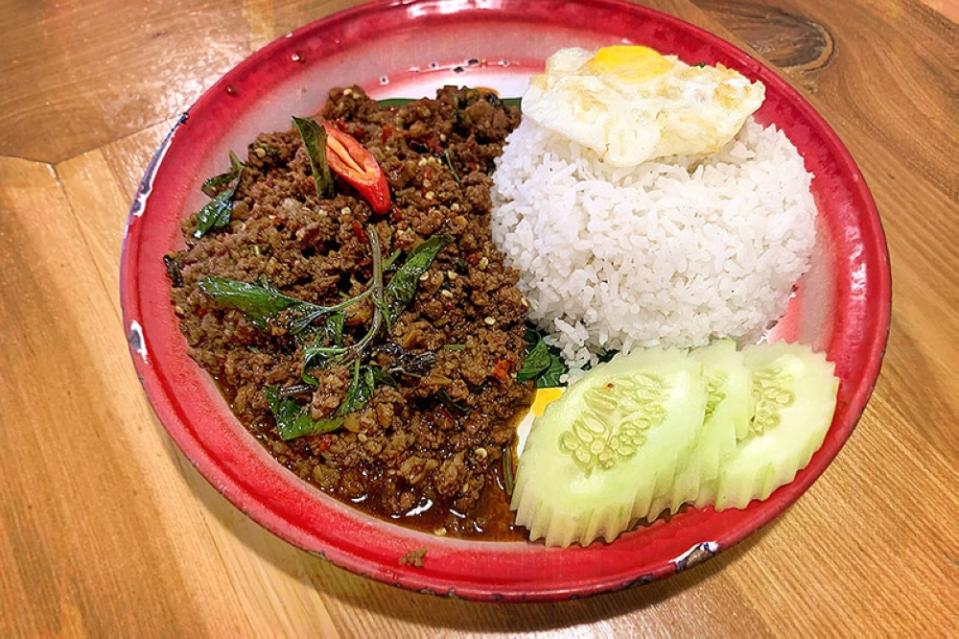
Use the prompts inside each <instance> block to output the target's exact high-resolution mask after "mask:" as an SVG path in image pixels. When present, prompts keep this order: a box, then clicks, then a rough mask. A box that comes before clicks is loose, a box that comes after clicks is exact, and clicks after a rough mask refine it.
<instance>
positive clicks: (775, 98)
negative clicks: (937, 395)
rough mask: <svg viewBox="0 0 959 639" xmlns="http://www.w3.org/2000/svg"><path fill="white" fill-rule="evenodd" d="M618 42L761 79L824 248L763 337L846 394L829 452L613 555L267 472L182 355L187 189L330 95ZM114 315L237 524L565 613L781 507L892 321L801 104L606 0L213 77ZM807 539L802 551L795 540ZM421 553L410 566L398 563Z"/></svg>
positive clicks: (464, 78)
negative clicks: (501, 539) (797, 165)
mask: <svg viewBox="0 0 959 639" xmlns="http://www.w3.org/2000/svg"><path fill="white" fill-rule="evenodd" d="M620 42H632V43H643V44H647V45H650V46H652V47H654V48H656V49H658V50H660V51H663V52H667V53H675V54H677V55H679V56H680V57H681V58H682V59H684V60H685V61H687V62H689V63H697V62H708V63H710V64H712V63H717V62H721V63H723V64H725V65H727V66H729V67H732V68H735V69H738V70H739V71H740V72H742V73H743V74H745V75H746V76H747V77H749V78H751V79H758V80H762V81H763V82H764V83H765V84H766V102H765V104H764V105H763V107H762V109H761V110H760V111H759V112H758V114H757V116H756V117H757V118H758V119H759V120H760V121H761V122H763V123H775V124H776V125H777V126H779V127H780V128H782V129H783V130H784V131H785V132H786V134H787V135H788V136H789V138H790V139H791V140H792V141H793V143H794V144H795V145H796V146H797V147H798V149H799V151H800V152H801V153H802V155H803V157H804V158H805V161H806V166H807V169H808V170H809V171H811V172H812V173H813V174H814V176H815V179H814V181H813V187H812V188H813V191H814V194H815V198H816V202H817V204H818V206H819V214H820V225H819V230H820V241H819V243H818V246H817V252H816V256H815V260H814V262H815V263H814V267H813V269H812V271H811V272H810V273H809V274H808V275H807V276H806V277H805V278H804V279H803V281H802V282H801V283H800V287H799V294H798V295H797V296H796V298H795V299H794V300H793V304H792V305H791V307H790V309H789V312H788V314H787V315H786V317H785V318H784V320H783V321H782V322H780V324H779V325H778V326H777V328H776V329H775V331H774V333H775V336H777V337H781V338H785V339H790V340H798V341H802V342H806V343H809V344H812V345H813V346H814V347H815V348H817V349H820V350H826V351H827V352H828V356H829V359H831V360H832V361H834V362H835V363H836V371H837V374H838V375H839V377H840V378H841V380H842V382H841V385H840V388H839V400H838V403H837V407H836V415H835V419H834V421H833V424H832V427H831V429H830V431H829V434H828V435H827V437H826V440H825V443H824V444H823V446H822V448H821V449H820V450H819V452H818V453H816V455H815V456H814V457H813V459H812V461H811V462H810V464H809V465H808V466H807V467H806V469H805V470H803V471H801V472H800V473H799V474H798V476H797V477H796V479H795V481H793V482H792V483H791V484H789V485H787V486H784V487H782V488H780V489H779V490H777V491H776V492H775V493H773V495H772V496H771V497H770V498H769V499H767V500H765V501H762V502H753V503H752V504H750V505H749V507H748V508H746V509H745V510H727V511H724V512H721V513H717V512H713V510H712V509H711V508H706V509H702V510H690V511H688V512H684V513H683V514H681V515H678V516H676V517H674V518H672V519H671V520H670V521H669V522H668V523H664V522H657V523H655V524H654V525H652V526H649V527H644V528H640V529H637V530H635V531H632V532H630V533H627V534H624V535H622V536H621V537H620V538H619V539H618V540H617V541H615V542H614V543H612V544H608V545H607V544H603V543H595V544H593V545H591V546H589V547H588V548H580V547H573V548H567V549H563V550H560V549H556V548H550V549H547V548H545V547H544V546H543V545H541V544H533V543H515V542H510V543H497V542H476V541H461V540H456V539H447V538H440V537H435V536H432V535H428V534H423V533H419V532H415V531H411V530H407V529H404V528H402V527H400V526H397V525H394V524H390V523H386V522H383V521H380V520H376V519H373V518H371V517H369V516H367V515H365V514H363V513H361V512H359V511H356V510H353V509H351V508H349V507H348V506H345V505H343V504H341V503H339V502H338V501H336V500H334V499H332V498H330V497H328V496H326V495H324V494H323V493H321V492H320V491H318V490H316V489H315V488H314V487H312V486H310V485H308V484H306V483H305V482H302V481H301V480H299V479H298V478H297V477H296V476H294V475H293V474H292V473H290V472H289V471H287V470H286V469H284V468H283V467H281V466H280V465H279V464H277V463H275V462H274V461H273V459H272V458H271V457H270V456H269V455H268V454H267V453H266V451H265V450H263V449H262V448H261V447H260V445H259V444H258V443H257V442H255V441H254V440H253V438H252V437H251V436H250V435H249V434H248V433H247V432H246V431H245V430H244V429H243V427H242V426H241V425H240V424H239V423H238V421H237V420H236V419H235V418H234V417H233V415H232V414H231V412H230V410H229V408H228V407H227V405H226V404H225V402H224V401H223V399H222V398H221V397H220V395H219V393H218V392H217V390H216V388H215V386H214V384H213V383H212V382H211V380H210V379H209V377H208V376H207V375H206V374H205V373H204V372H203V371H202V370H201V369H200V367H199V366H197V365H196V364H194V363H193V361H192V360H191V359H190V358H189V357H188V356H187V352H186V343H185V341H184V339H183V338H182V337H181V335H180V333H179V331H178V328H177V321H176V318H175V317H174V314H173V310H172V308H171V305H170V302H169V292H170V291H169V286H170V285H169V283H168V281H167V277H166V274H165V272H164V266H163V262H162V260H161V258H162V256H163V255H164V254H165V253H167V252H169V251H171V250H174V249H176V248H178V247H179V246H181V239H180V233H179V226H180V221H181V220H182V219H183V218H184V217H185V216H187V215H189V213H190V212H191V211H194V210H196V209H197V208H199V206H200V205H201V203H202V201H203V200H204V197H203V196H202V195H201V194H200V189H199V187H200V184H201V182H202V180H203V178H204V177H206V176H209V175H213V174H214V173H216V172H218V169H221V168H222V166H223V163H224V158H226V155H227V151H228V150H229V149H243V148H245V146H246V145H247V144H248V143H249V142H250V141H251V140H252V139H253V138H254V136H255V135H256V133H258V132H260V131H268V130H279V129H285V128H287V127H288V123H289V118H290V115H291V114H297V115H302V114H308V113H313V112H316V111H317V110H319V109H320V107H321V106H322V104H323V102H324V100H325V97H326V93H327V90H328V89H330V88H331V87H333V86H336V85H348V84H353V83H357V84H360V85H362V86H363V87H365V88H366V89H367V90H368V92H369V93H370V94H371V95H373V96H375V97H380V98H384V97H391V96H407V97H409V96H412V97H417V96H419V95H424V94H427V93H431V92H432V89H434V88H436V87H438V86H441V85H443V84H446V83H459V84H465V85H473V86H476V85H484V86H492V87H496V88H498V89H500V91H501V93H502V94H503V95H507V96H509V95H519V94H520V92H521V91H522V88H523V87H524V86H525V82H526V78H527V77H528V75H529V74H530V73H531V72H534V71H536V70H538V69H539V68H541V66H542V64H543V61H544V60H545V58H546V57H547V56H548V55H549V54H550V53H552V52H553V51H554V50H555V49H558V48H560V47H566V46H583V47H593V48H595V47H598V46H602V45H606V44H610V43H620ZM121 295H122V304H123V321H124V326H125V327H126V329H127V331H128V336H129V341H130V348H131V353H132V356H133V361H134V365H135V367H136V371H137V374H138V376H139V377H140V379H141V381H142V383H143V386H144V389H145V390H146V393H147V396H148V397H149V399H150V402H151V403H152V404H153V407H154V410H155V411H156V413H157V415H158V416H159V418H160V421H161V422H163V425H164V426H165V427H166V429H167V430H168V431H169V433H170V436H171V437H172V438H173V439H174V440H175V441H176V443H177V445H178V446H179V447H180V449H181V450H182V451H183V452H184V454H186V456H187V457H188V458H189V459H190V460H191V461H192V462H193V463H194V464H196V466H197V468H198V469H199V470H200V472H201V473H203V475H204V476H205V477H206V478H207V479H208V480H209V481H210V482H211V483H212V484H213V485H214V486H216V488H217V489H218V490H220V491H221V492H222V493H223V494H224V495H226V497H227V498H228V499H229V500H230V501H232V502H233V503H234V504H235V505H236V506H237V507H238V508H240V509H241V510H243V511H244V512H245V513H247V514H248V515H249V516H250V517H252V518H253V519H255V520H256V521H258V522H259V523H261V524H262V525H263V526H265V527H267V528H268V529H270V530H271V531H273V532H274V533H276V534H277V535H278V536H280V537H282V538H283V539H286V540H287V541H289V542H290V543H293V544H295V545H297V546H300V547H301V548H304V549H306V550H309V551H311V552H314V553H317V554H320V555H323V556H325V557H326V558H327V559H329V560H330V561H332V562H334V563H335V564H337V565H339V566H343V567H344V568H347V569H349V570H352V571H354V572H356V573H359V574H363V575H367V576H370V577H374V578H376V579H379V580H381V581H384V582H387V583H391V584H396V585H400V586H403V587H406V588H411V589H417V590H422V591H425V592H430V593H438V594H456V595H458V596H460V597H466V598H470V599H485V600H504V599H505V600H512V601H516V600H550V599H566V598H570V597H573V596H579V595H587V594H592V593H598V592H603V591H609V590H615V589H619V588H623V587H626V586H629V585H631V584H640V583H646V582H649V581H651V580H653V579H657V578H660V577H665V576H667V575H670V574H673V573H675V572H678V571H681V570H683V569H685V568H687V567H688V566H690V565H692V564H694V563H697V562H699V561H701V560H703V559H704V558H707V557H710V556H712V555H714V554H715V553H717V552H719V551H721V550H724V549H726V548H729V547H730V546H731V545H733V544H735V543H736V542H738V541H739V540H741V539H742V538H743V537H745V536H746V535H748V534H749V533H751V532H753V531H755V530H756V529H757V528H759V527H761V526H762V525H764V524H766V523H767V522H769V521H770V520H771V519H772V518H773V517H775V516H776V515H778V514H779V513H781V512H782V511H783V510H784V509H786V508H787V507H788V506H789V505H790V504H791V503H792V502H793V501H795V500H796V499H797V498H798V497H799V495H801V494H802V493H803V491H805V490H806V489H807V488H809V486H810V484H812V482H813V481H815V479H816V478H817V477H818V476H819V475H820V474H821V473H822V472H823V470H824V469H825V468H826V466H827V465H828V464H829V463H830V462H831V461H832V459H833V458H834V457H835V456H836V453H838V452H839V449H840V448H841V447H842V445H843V443H844V442H845V441H846V439H847V438H848V437H849V435H850V433H851V432H852V429H853V427H854V426H855V424H856V421H857V419H858V418H859V415H860V414H861V413H862V410H863V408H864V406H865V404H866V401H867V399H868V397H869V394H870V392H871V390H872V387H873V384H874V383H875V380H876V376H877V375H878V373H879V366H880V361H881V359H882V354H883V348H884V346H885V342H886V335H887V332H888V327H889V310H890V282H889V264H888V255H887V252H886V246H885V239H884V236H883V232H882V228H881V226H880V222H879V217H878V214H877V212H876V207H875V205H874V203H873V201H872V198H871V197H870V195H869V191H868V190H867V188H866V185H865V183H864V182H863V178H862V175H861V174H860V172H859V170H858V168H857V167H856V165H855V163H854V162H853V160H852V158H851V157H850V156H849V153H848V152H847V151H846V149H845V148H844V147H843V145H842V143H841V142H840V141H839V139H838V138H837V137H836V134H835V133H833V131H832V129H830V128H829V125H827V124H826V123H825V122H824V121H823V119H822V118H821V117H820V116H819V115H818V114H817V113H816V112H815V110H814V109H813V108H812V107H811V106H810V105H809V104H808V103H807V102H806V101H805V100H804V99H803V98H802V97H801V96H800V95H799V94H798V93H797V92H796V91H794V90H793V89H792V88H791V87H790V86H789V85H788V84H786V83H785V82H784V81H783V80H781V79H780V78H779V77H778V76H777V75H776V74H775V73H774V72H773V71H771V70H770V69H768V68H767V67H765V66H763V65H762V64H760V63H759V62H757V61H756V60H754V59H752V58H750V57H749V56H748V55H746V54H745V53H743V52H742V51H740V50H739V49H736V48H735V47H733V46H732V45H730V44H728V43H727V42H724V41H723V40H720V39H719V38H717V37H715V36H713V35H710V34H709V33H707V32H705V31H703V30H701V29H699V28H697V27H694V26H692V25H690V24H687V23H685V22H682V21H681V20H677V19H676V18H673V17H670V16H667V15H664V14H662V13H658V12H656V11H652V10H650V9H645V8H642V7H637V6H634V5H631V4H628V3H626V2H617V1H613V0H591V1H583V2H576V3H573V2H558V1H557V2H536V3H529V2H522V1H520V0H476V1H475V2H470V1H466V0H464V1H450V0H445V1H436V2H378V3H373V4H368V5H364V6H361V7H358V8H355V9H352V10H350V11H346V12H343V13H339V14H336V15H334V16H331V17H329V18H326V19H323V20H321V21H319V22H315V23H313V24H310V25H308V26H306V27H304V28H302V29H300V30H298V31H295V32H293V33H290V34H287V35H286V36H285V37H282V38H280V39H279V40H277V41H276V42H274V43H272V44H270V45H269V46H267V47H265V48H264V49H262V50H260V51H258V52H257V53H255V54H254V55H252V56H251V57H250V58H248V59H247V60H245V61H244V62H242V63H241V64H240V65H239V66H237V67H236V68H235V69H233V70H232V71H231V72H229V73H228V74H227V75H226V76H224V77H223V78H222V79H221V80H220V81H219V82H217V83H216V84H215V85H214V86H213V87H212V88H210V89H209V90H208V91H207V92H206V93H205V94H204V95H203V97H201V98H200V100H199V101H198V102H197V103H196V104H195V105H194V106H193V107H192V108H191V109H190V110H189V112H188V113H185V114H183V117H182V118H181V119H180V122H179V124H178V125H177V126H176V127H174V129H173V131H171V132H170V135H169V136H168V137H167V139H166V140H165V141H164V142H163V145H162V146H161V148H160V149H159V150H158V151H157V154H156V156H155V157H154V159H153V161H152V162H151V164H150V166H149V167H148V168H147V171H146V175H145V176H144V178H143V182H142V184H141V186H140V189H139V192H138V194H137V198H136V201H135V202H134V204H133V209H132V211H131V215H130V218H129V222H128V229H127V238H126V241H125V243H124V251H123V258H122V264H121ZM810 543H814V540H813V539H812V538H810ZM424 547H425V548H426V549H427V554H426V556H425V561H424V564H423V566H422V567H421V568H416V567H411V566H405V565H402V564H401V563H400V561H399V560H400V557H402V556H403V555H404V553H407V552H408V551H410V550H414V549H420V548H424Z"/></svg>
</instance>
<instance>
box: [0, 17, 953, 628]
mask: <svg viewBox="0 0 959 639" xmlns="http://www.w3.org/2000/svg"><path fill="white" fill-rule="evenodd" d="M348 4H350V3H348V2H297V1H282V2H281V1H277V2H274V1H270V0H245V1H244V2H242V3H239V4H238V5H237V6H235V7H233V6H227V5H224V4H223V3H213V2H201V1H199V0H174V1H170V2H166V3H163V4H162V5H161V4H154V3H147V2H142V1H141V2H117V1H115V0H113V1H111V0H94V1H90V2H82V3H81V2H76V1H70V0H61V2H58V3H24V2H19V3H4V4H2V5H0V31H2V35H3V38H0V68H2V69H3V73H0V156H6V157H0V290H2V291H3V292H4V295H3V298H2V302H0V371H2V372H0V451H2V454H3V462H2V464H0V636H25V637H33V636H37V637H46V636H71V637H72V636H91V637H101V636H138V637H149V636H175V635H182V636H191V637H192V636H200V637H207V636H208V637H221V636H250V637H253V636H256V637H265V636H322V637H354V636H355V637H374V636H375V637H379V636H393V637H460V636H467V635H475V634H493V635H496V634H499V635H504V636H512V635H514V634H516V633H518V632H521V631H526V632H529V633H530V634H531V636H546V635H549V634H552V633H553V632H554V631H558V630H563V631H564V634H569V635H571V636H584V637H587V636H588V637H613V636H616V637H620V636H671V635H680V636H697V637H711V636H716V637H722V636H730V635H736V636H750V637H751V636H757V637H760V636H795V635H802V636H807V635H808V636H820V635H825V636H949V635H953V636H955V635H957V634H959V622H957V619H959V605H957V601H959V527H957V526H959V525H957V522H959V496H957V493H956V491H955V487H956V486H957V485H959V468H957V463H956V462H957V459H959V437H957V434H956V433H957V431H956V427H955V424H956V423H957V422H959V400H957V396H959V377H957V376H956V374H955V372H954V368H953V367H954V365H955V362H956V361H959V342H957V340H956V339H955V335H956V334H957V333H959V320H957V315H956V311H957V310H959V286H957V284H956V282H955V273H957V272H959V250H957V248H956V247H957V246H959V206H957V199H959V168H957V165H956V163H955V158H956V157H959V125H957V124H956V116H957V114H959V108H957V107H959V104H957V95H959V74H957V69H959V51H957V46H956V45H957V42H959V37H957V36H959V30H957V27H956V25H955V23H953V22H951V21H950V19H949V17H950V16H951V17H953V18H954V17H955V16H956V13H957V11H956V3H955V2H954V1H953V0H947V1H944V2H943V1H932V0H928V1H927V2H924V3H921V2H916V1H908V0H883V1H874V2H867V1H866V0H855V1H853V2H845V3H816V2H812V1H811V0H770V1H768V2H766V1H759V0H752V1H750V2H726V1H722V0H694V3H690V2H687V1H685V0H664V1H660V2H655V3H652V4H653V5H654V6H656V7H657V8H661V9H664V10H666V11H669V12H670V13H673V14H676V15H679V16H680V17H683V18H684V19H686V20H689V21H691V22H694V23H696V24H699V25H701V26H703V27H705V28H707V29H710V30H711V31H714V32H716V33H718V34H719V35H722V36H724V37H728V38H729V39H731V40H733V41H736V42H739V43H740V44H742V45H743V46H747V47H749V46H751V47H752V48H753V49H754V50H755V51H757V52H758V54H759V55H760V56H762V57H765V58H766V59H767V60H769V61H771V62H772V63H773V64H774V65H776V66H777V67H778V68H779V70H780V71H781V72H782V73H783V75H785V76H786V77H787V78H788V79H789V80H790V81H791V82H793V84H795V85H797V86H799V87H801V88H802V89H803V90H804V91H806V92H807V94H808V95H809V97H810V100H811V101H812V102H813V104H814V105H815V106H816V107H817V108H818V109H819V110H820V111H821V112H822V113H823V115H824V116H825V117H826V118H827V119H828V120H829V122H830V123H831V124H832V125H833V127H834V128H835V129H836V130H837V132H838V133H839V134H840V136H841V137H842V138H843V140H844V141H845V142H846V143H847V145H848V146H849V148H850V150H851V151H852V152H853V154H854V155H855V157H856V159H857V161H858V162H859V163H860V166H861V167H862V169H863V171H864V173H865V176H866V178H867V180H868V182H869V184H870V187H871V188H872V190H873V193H874V195H875V197H876V200H877V202H878V204H879V207H880V211H881V213H882V216H883V222H884V225H885V228H886V232H887V234H888V240H889V248H890V252H891V255H892V263H893V284H894V316H893V330H892V334H891V338H890V342H889V348H888V351H887V356H886V360H885V363H884V366H883V372H882V375H881V377H880V379H879V383H878V385H877V387H876V391H875V394H874V396H873V399H872V401H871V402H870V404H869V406H868V408H867V410H866V412H865V414H864V416H863V419H862V421H861V423H860V425H859V427H858V428H857V430H856V432H855V433H854V435H853V437H852V438H851V439H850V441H849V443H848V445H847V446H846V447H845V448H844V449H843V451H842V452H841V454H840V455H839V457H838V459H837V462H836V463H834V464H833V465H832V466H830V468H829V469H828V470H827V472H826V473H825V475H824V476H823V477H822V479H820V480H819V481H818V482H817V483H816V484H815V485H814V486H813V488H812V489H811V490H810V491H809V493H808V494H807V495H805V496H804V497H803V498H802V499H800V500H799V501H798V502H797V503H796V505H795V506H793V507H792V508H791V509H790V510H789V511H788V512H787V513H786V514H785V515H784V516H783V517H780V518H779V519H778V520H776V522H774V523H773V524H771V525H770V526H769V527H767V528H766V529H765V530H763V531H761V532H760V533H758V534H757V535H754V536H753V537H752V538H750V539H749V540H747V541H746V542H745V543H743V544H740V545H739V546H737V547H735V548H733V549H732V550H730V551H728V552H726V553H723V554H722V555H720V556H719V557H718V558H716V559H714V560H712V561H710V562H707V563H706V564H704V565H703V566H700V567H698V568H697V569H695V570H692V571H689V572H686V573H683V574H681V575H679V576H677V577H675V578H673V579H670V580H667V581H665V582H659V583H655V584H652V585H650V586H647V587H643V588H639V589H633V590H630V591H627V592H622V593H616V594H612V595H606V596H601V597H596V598H592V599H589V600H586V601H574V602H568V603H564V604H542V605H525V606H505V607H504V606H495V605H484V604H470V603H466V602H462V601H457V600H447V599H437V598H427V597H424V596H421V595H416V594H413V593H408V592H404V591H401V590H397V589H394V588H391V587H388V586H384V585H381V584H378V583H375V582H371V581H368V580H365V579H361V578H359V577H355V576H353V575H351V574H349V573H346V572H345V571H342V570H340V569H338V568H335V567H333V566H331V565H330V564H328V563H326V562H324V561H322V560H319V559H317V558H315V557H312V556H310V555H308V554H306V553H303V552H301V551H299V550H297V549H295V548H293V547H291V546H289V545H287V544H285V543H284V542H282V541H280V540H278V539H276V538H275V537H273V536H272V535H271V534H269V533H267V532H266V531H265V530H263V529H261V528H260V527H259V526H257V525H256V524H254V523H252V522H251V521H250V520H248V519H247V518H246V517H245V516H243V515H242V514H241V513H239V512H238V511H237V510H236V509H234V508H233V507H232V506H231V505H230V504H229V503H228V502H226V500H224V499H223V497H221V496H220V495H219V493H217V492H216V491H215V490H214V489H213V488H212V487H211V486H210V485H209V484H207V483H206V481H205V480H204V479H203V478H202V477H200V476H199V474H198V473H197V472H196V471H195V470H194V469H193V467H192V466H191V465H190V464H189V462H188V461H186V460H185V459H184V458H183V457H182V456H181V455H180V453H179V452H178V451H177V450H176V449H175V447H174V446H173V445H172V444H171V442H170V440H169V438H168V437H167V436H166V434H165V432H164V431H163V429H162V427H161V426H160V425H159V424H158V423H157V421H156V420H155V418H154V417H153V415H152V412H151V410H150V408H149V406H148V405H147V403H146V401H145V399H144V398H143V396H142V392H141V390H140V387H139V385H138V384H137V382H136V379H135V377H134V375H133V372H132V367H131V366H130V362H129V356H128V354H127V348H126V344H125V342H124V340H123V335H122V330H121V327H120V322H119V302H118V299H117V293H116V291H117V289H118V285H117V264H118V260H119V251H120V241H121V236H122V229H123V222H124V219H125V216H126V209H127V207H128V204H129V201H130V199H131V195H132V193H133V191H134V189H135V188H136V183H137V181H138V179H139V177H140V175H141V174H142V171H143V168H144V166H145V165H146V163H147V161H148V159H149V157H150V155H151V154H152V152H153V149H155V147H156V145H157V143H158V141H159V139H160V138H161V137H162V136H163V134H164V133H165V132H166V131H167V130H168V128H169V125H170V124H171V123H172V119H173V118H174V117H175V116H176V114H177V113H178V112H179V111H180V110H182V109H183V108H184V107H185V106H187V105H188V104H189V103H190V102H192V100H193V99H195V97H196V96H198V95H199V93H200V92H201V91H202V90H203V88H204V87H205V86H207V85H209V84H210V83H211V82H212V81H213V80H215V79H216V77H218V76H219V75H220V74H221V73H222V72H223V71H225V70H226V69H227V68H229V67H230V66H232V65H233V64H235V63H236V62H237V61H239V60H240V59H241V58H242V57H244V56H245V55H247V54H248V53H249V52H250V51H251V50H253V49H255V48H257V47H260V46H262V45H263V44H265V43H266V42H268V41H270V40H272V39H273V38H274V37H276V36H278V35H280V34H282V33H284V32H286V31H288V30H290V29H292V28H294V27H296V26H298V25H299V24H302V23H304V22H307V21H309V20H312V19H314V18H316V17H319V16H320V15H323V14H325V13H329V12H331V11H334V10H336V9H338V8H342V7H343V6H346V5H348Z"/></svg>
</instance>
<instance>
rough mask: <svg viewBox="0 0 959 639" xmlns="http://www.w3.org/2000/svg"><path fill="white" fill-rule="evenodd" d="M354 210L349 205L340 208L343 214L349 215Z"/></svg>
mask: <svg viewBox="0 0 959 639" xmlns="http://www.w3.org/2000/svg"><path fill="white" fill-rule="evenodd" d="M352 212H353V210H352V209H351V208H350V207H348V206H344V207H343V208H341V209H340V213H342V214H343V215H349V214H350V213H352Z"/></svg>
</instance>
